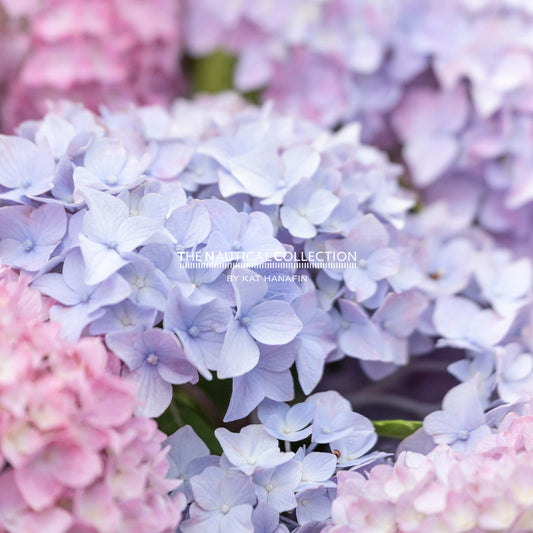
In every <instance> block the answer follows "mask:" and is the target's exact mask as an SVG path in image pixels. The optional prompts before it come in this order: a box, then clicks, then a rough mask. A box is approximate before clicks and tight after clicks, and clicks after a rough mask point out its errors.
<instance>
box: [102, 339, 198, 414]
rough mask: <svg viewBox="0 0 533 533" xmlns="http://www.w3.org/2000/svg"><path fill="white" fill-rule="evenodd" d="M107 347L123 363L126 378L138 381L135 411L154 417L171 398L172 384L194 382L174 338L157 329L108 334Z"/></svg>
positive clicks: (191, 369)
mask: <svg viewBox="0 0 533 533" xmlns="http://www.w3.org/2000/svg"><path fill="white" fill-rule="evenodd" d="M105 341H106V344H107V346H108V347H109V349H110V350H112V351H113V352H114V353H115V354H116V355H118V357H119V358H120V359H121V360H122V361H123V362H124V363H126V366H127V367H128V370H129V372H127V373H126V374H125V376H126V377H127V378H128V379H131V380H133V381H135V382H136V383H137V384H138V387H137V398H138V399H139V402H140V405H139V408H138V412H139V413H140V414H142V415H143V416H148V417H153V418H155V417H157V416H159V415H161V414H162V413H163V411H164V410H165V409H166V408H167V407H168V406H169V404H170V402H171V401H172V384H180V383H189V382H190V383H196V382H197V381H198V373H197V372H196V369H195V368H194V366H193V365H191V363H189V361H188V360H187V359H186V357H185V354H184V353H183V350H182V348H181V346H180V345H179V343H178V340H177V339H176V337H175V336H174V335H173V334H172V333H171V332H170V331H166V330H163V329H160V328H152V329H149V330H145V331H143V330H142V329H141V328H135V329H131V330H128V331H117V332H113V333H108V334H107V335H106V337H105Z"/></svg>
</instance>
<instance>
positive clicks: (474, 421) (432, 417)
mask: <svg viewBox="0 0 533 533" xmlns="http://www.w3.org/2000/svg"><path fill="white" fill-rule="evenodd" d="M477 390H478V384H477V378H473V379H471V380H469V381H467V382H465V383H461V384H460V385H457V386H456V387H454V388H453V389H451V390H450V391H449V392H448V393H447V394H446V396H445V397H444V400H443V401H442V411H435V412H433V413H431V414H429V415H428V416H426V418H425V419H424V431H425V432H426V433H428V434H429V435H431V436H432V438H433V440H434V442H436V443H437V444H442V443H444V444H449V445H450V446H452V447H453V448H455V449H457V450H459V451H471V450H473V449H474V447H475V445H476V443H477V442H478V441H479V440H480V439H481V438H482V437H484V436H486V435H488V434H490V428H489V427H488V425H487V423H486V418H485V413H484V411H483V406H482V404H481V401H480V399H479V395H478V392H477Z"/></svg>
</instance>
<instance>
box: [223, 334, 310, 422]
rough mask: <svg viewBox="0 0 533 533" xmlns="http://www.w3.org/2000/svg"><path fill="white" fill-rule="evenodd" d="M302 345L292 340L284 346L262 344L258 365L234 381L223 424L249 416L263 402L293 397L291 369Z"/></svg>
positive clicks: (285, 399) (279, 400)
mask: <svg viewBox="0 0 533 533" xmlns="http://www.w3.org/2000/svg"><path fill="white" fill-rule="evenodd" d="M299 346H300V341H299V340H298V339H293V340H292V341H291V342H289V343H288V344H285V345H283V346H266V345H261V344H259V361H258V363H257V365H256V366H255V367H254V368H253V369H252V370H250V371H249V372H247V373H245V374H244V375H242V376H238V377H235V378H233V389H232V394H231V399H230V403H229V406H228V410H227V412H226V415H225V416H224V421H225V422H228V421H231V420H237V419H239V418H243V417H245V416H246V415H248V414H249V413H250V412H251V411H252V410H253V409H255V408H256V407H257V406H258V405H259V403H260V402H261V401H262V400H263V399H264V398H270V399H272V400H275V401H278V402H282V401H288V400H292V399H293V397H294V384H293V381H292V376H291V373H290V370H289V369H290V368H291V366H292V365H293V363H294V360H295V357H296V353H297V351H298V349H299Z"/></svg>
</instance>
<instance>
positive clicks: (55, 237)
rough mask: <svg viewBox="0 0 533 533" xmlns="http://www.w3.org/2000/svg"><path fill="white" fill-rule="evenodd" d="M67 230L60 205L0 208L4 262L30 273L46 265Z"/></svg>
mask: <svg viewBox="0 0 533 533" xmlns="http://www.w3.org/2000/svg"><path fill="white" fill-rule="evenodd" d="M66 230H67V216H66V214H65V210H64V209H63V208H62V207H61V206H58V205H42V206H41V207H39V208H33V207H29V206H19V205H13V206H6V207H1V208H0V257H1V258H2V262H3V263H4V264H7V265H9V266H12V267H15V268H21V269H23V270H27V271H28V272H37V271H38V270H40V269H41V268H43V267H44V266H45V265H46V262H47V261H48V259H49V258H50V255H51V254H52V252H53V251H54V250H55V249H56V248H57V246H58V245H59V243H60V241H61V239H62V238H63V236H64V235H65V231H66Z"/></svg>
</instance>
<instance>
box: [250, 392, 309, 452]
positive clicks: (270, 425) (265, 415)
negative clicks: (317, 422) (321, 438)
mask: <svg viewBox="0 0 533 533" xmlns="http://www.w3.org/2000/svg"><path fill="white" fill-rule="evenodd" d="M257 414H258V417H259V420H260V421H261V422H262V424H263V426H264V428H265V429H266V431H268V433H270V434H271V435H273V436H274V437H276V438H278V439H280V440H286V441H290V442H296V441H299V440H303V439H305V438H307V437H308V436H309V435H311V432H312V431H313V427H312V426H311V422H312V421H313V417H314V414H315V406H314V405H313V403H311V402H304V403H299V404H296V405H294V406H292V407H289V406H288V405H287V404H286V403H281V402H275V401H272V400H263V402H261V405H260V406H259V409H258V412H257Z"/></svg>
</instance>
